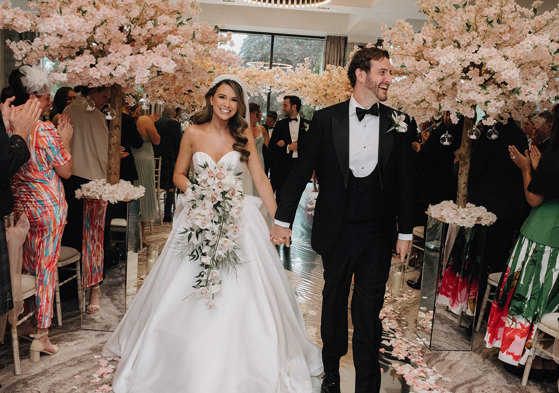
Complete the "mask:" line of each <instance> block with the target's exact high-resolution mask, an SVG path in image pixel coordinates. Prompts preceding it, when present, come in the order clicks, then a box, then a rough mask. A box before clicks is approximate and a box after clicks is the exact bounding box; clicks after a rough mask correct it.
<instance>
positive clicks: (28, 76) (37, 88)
mask: <svg viewBox="0 0 559 393" xmlns="http://www.w3.org/2000/svg"><path fill="white" fill-rule="evenodd" d="M19 72H21V74H22V75H23V76H22V77H21V83H22V84H23V86H24V87H25V91H26V92H27V94H32V93H34V94H35V95H37V96H42V95H45V94H50V87H51V83H50V80H49V74H48V72H47V71H46V70H45V69H44V68H43V67H41V66H38V65H36V66H27V65H26V66H22V67H20V68H19Z"/></svg>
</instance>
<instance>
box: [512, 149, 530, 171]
mask: <svg viewBox="0 0 559 393" xmlns="http://www.w3.org/2000/svg"><path fill="white" fill-rule="evenodd" d="M524 153H525V155H524V154H522V153H521V152H519V151H518V149H517V148H516V146H513V145H510V146H509V155H510V159H511V160H512V162H514V164H515V165H516V166H517V167H519V168H520V169H521V170H522V171H523V172H524V171H529V170H531V162H530V152H529V150H526V151H525V152H524Z"/></svg>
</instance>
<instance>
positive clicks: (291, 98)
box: [283, 96, 301, 112]
mask: <svg viewBox="0 0 559 393" xmlns="http://www.w3.org/2000/svg"><path fill="white" fill-rule="evenodd" d="M283 99H284V100H289V105H295V106H296V107H297V112H300V111H301V99H300V98H299V97H297V96H285V97H283Z"/></svg>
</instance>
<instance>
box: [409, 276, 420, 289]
mask: <svg viewBox="0 0 559 393" xmlns="http://www.w3.org/2000/svg"><path fill="white" fill-rule="evenodd" d="M406 283H407V284H408V287H410V288H412V289H421V276H419V278H418V279H417V280H407V281H406Z"/></svg>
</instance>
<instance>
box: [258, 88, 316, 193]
mask: <svg viewBox="0 0 559 393" xmlns="http://www.w3.org/2000/svg"><path fill="white" fill-rule="evenodd" d="M281 109H282V111H283V113H284V114H285V119H282V120H280V121H278V122H277V123H276V126H275V127H274V131H273V133H272V137H271V139H270V143H269V144H268V148H269V149H270V150H271V151H272V154H273V166H272V168H271V173H270V181H271V183H272V188H273V190H274V191H275V193H276V201H278V203H279V200H280V198H281V189H282V187H283V184H284V183H285V180H286V179H287V176H288V175H289V171H290V170H291V167H292V166H293V164H294V163H295V162H296V161H297V160H298V159H299V151H298V150H299V149H298V145H299V143H301V142H302V141H303V139H304V138H305V135H306V134H307V131H308V129H309V125H310V123H309V121H308V120H306V119H303V118H302V117H301V116H300V115H299V111H300V110H301V99H300V98H299V97H297V96H285V97H283V105H282V107H281ZM309 179H310V176H309ZM307 180H308V179H307Z"/></svg>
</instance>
